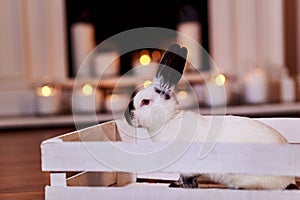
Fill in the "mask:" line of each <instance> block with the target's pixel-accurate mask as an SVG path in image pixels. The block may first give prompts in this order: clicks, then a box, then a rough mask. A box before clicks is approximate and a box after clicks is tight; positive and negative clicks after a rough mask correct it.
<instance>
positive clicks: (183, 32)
mask: <svg viewBox="0 0 300 200" xmlns="http://www.w3.org/2000/svg"><path fill="white" fill-rule="evenodd" d="M179 18H180V19H179V20H180V21H179V23H178V24H177V31H178V32H179V34H178V35H177V42H178V43H179V44H181V45H182V46H185V47H187V49H188V50H189V54H188V55H187V60H188V61H189V62H187V63H186V67H185V71H195V68H196V69H197V70H201V69H202V64H201V61H202V59H201V56H202V54H201V53H202V49H201V24H200V20H199V16H198V13H197V10H196V9H195V8H194V7H192V6H184V7H182V8H181V9H180V17H179Z"/></svg>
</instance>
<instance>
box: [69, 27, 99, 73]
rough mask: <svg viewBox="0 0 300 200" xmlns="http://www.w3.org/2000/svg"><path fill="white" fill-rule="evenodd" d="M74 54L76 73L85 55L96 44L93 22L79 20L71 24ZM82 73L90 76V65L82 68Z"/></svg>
mask: <svg viewBox="0 0 300 200" xmlns="http://www.w3.org/2000/svg"><path fill="white" fill-rule="evenodd" d="M71 38H72V45H73V47H72V55H73V66H74V70H75V73H77V72H78V70H79V68H80V67H81V65H82V62H83V61H84V59H85V57H86V56H88V54H89V53H90V52H91V51H92V50H93V48H94V47H95V46H96V45H95V29H94V26H93V25H92V24H91V23H84V22H78V23H75V24H73V25H72V26H71ZM80 75H81V76H85V77H89V76H90V69H89V65H84V66H83V68H82V69H80Z"/></svg>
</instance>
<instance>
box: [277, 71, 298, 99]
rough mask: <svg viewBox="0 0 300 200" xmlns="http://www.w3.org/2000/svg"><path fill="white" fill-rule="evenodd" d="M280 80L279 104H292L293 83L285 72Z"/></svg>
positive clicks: (294, 96)
mask: <svg viewBox="0 0 300 200" xmlns="http://www.w3.org/2000/svg"><path fill="white" fill-rule="evenodd" d="M284 69H286V68H284ZM281 76H282V78H281V79H280V100H281V102H293V101H295V99H296V94H295V88H296V86H295V82H294V80H293V78H292V77H290V76H289V74H288V72H287V70H284V71H283V73H282V75H281Z"/></svg>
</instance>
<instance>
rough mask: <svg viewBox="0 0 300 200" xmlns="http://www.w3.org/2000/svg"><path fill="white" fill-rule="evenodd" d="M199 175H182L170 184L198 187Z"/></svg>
mask: <svg viewBox="0 0 300 200" xmlns="http://www.w3.org/2000/svg"><path fill="white" fill-rule="evenodd" d="M197 179H198V176H182V175H181V176H180V178H179V180H178V181H176V182H173V183H171V184H170V185H169V187H180V188H197V187H198V182H197Z"/></svg>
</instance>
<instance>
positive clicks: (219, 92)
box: [204, 74, 231, 107]
mask: <svg viewBox="0 0 300 200" xmlns="http://www.w3.org/2000/svg"><path fill="white" fill-rule="evenodd" d="M226 82H227V80H226V77H225V76H224V75H223V74H218V75H217V76H215V77H213V78H212V80H209V81H207V82H206V90H205V92H204V93H205V95H204V96H205V104H206V105H208V106H211V107H214V106H225V105H227V104H228V102H229V99H230V96H231V95H230V89H229V88H228V83H226Z"/></svg>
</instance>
